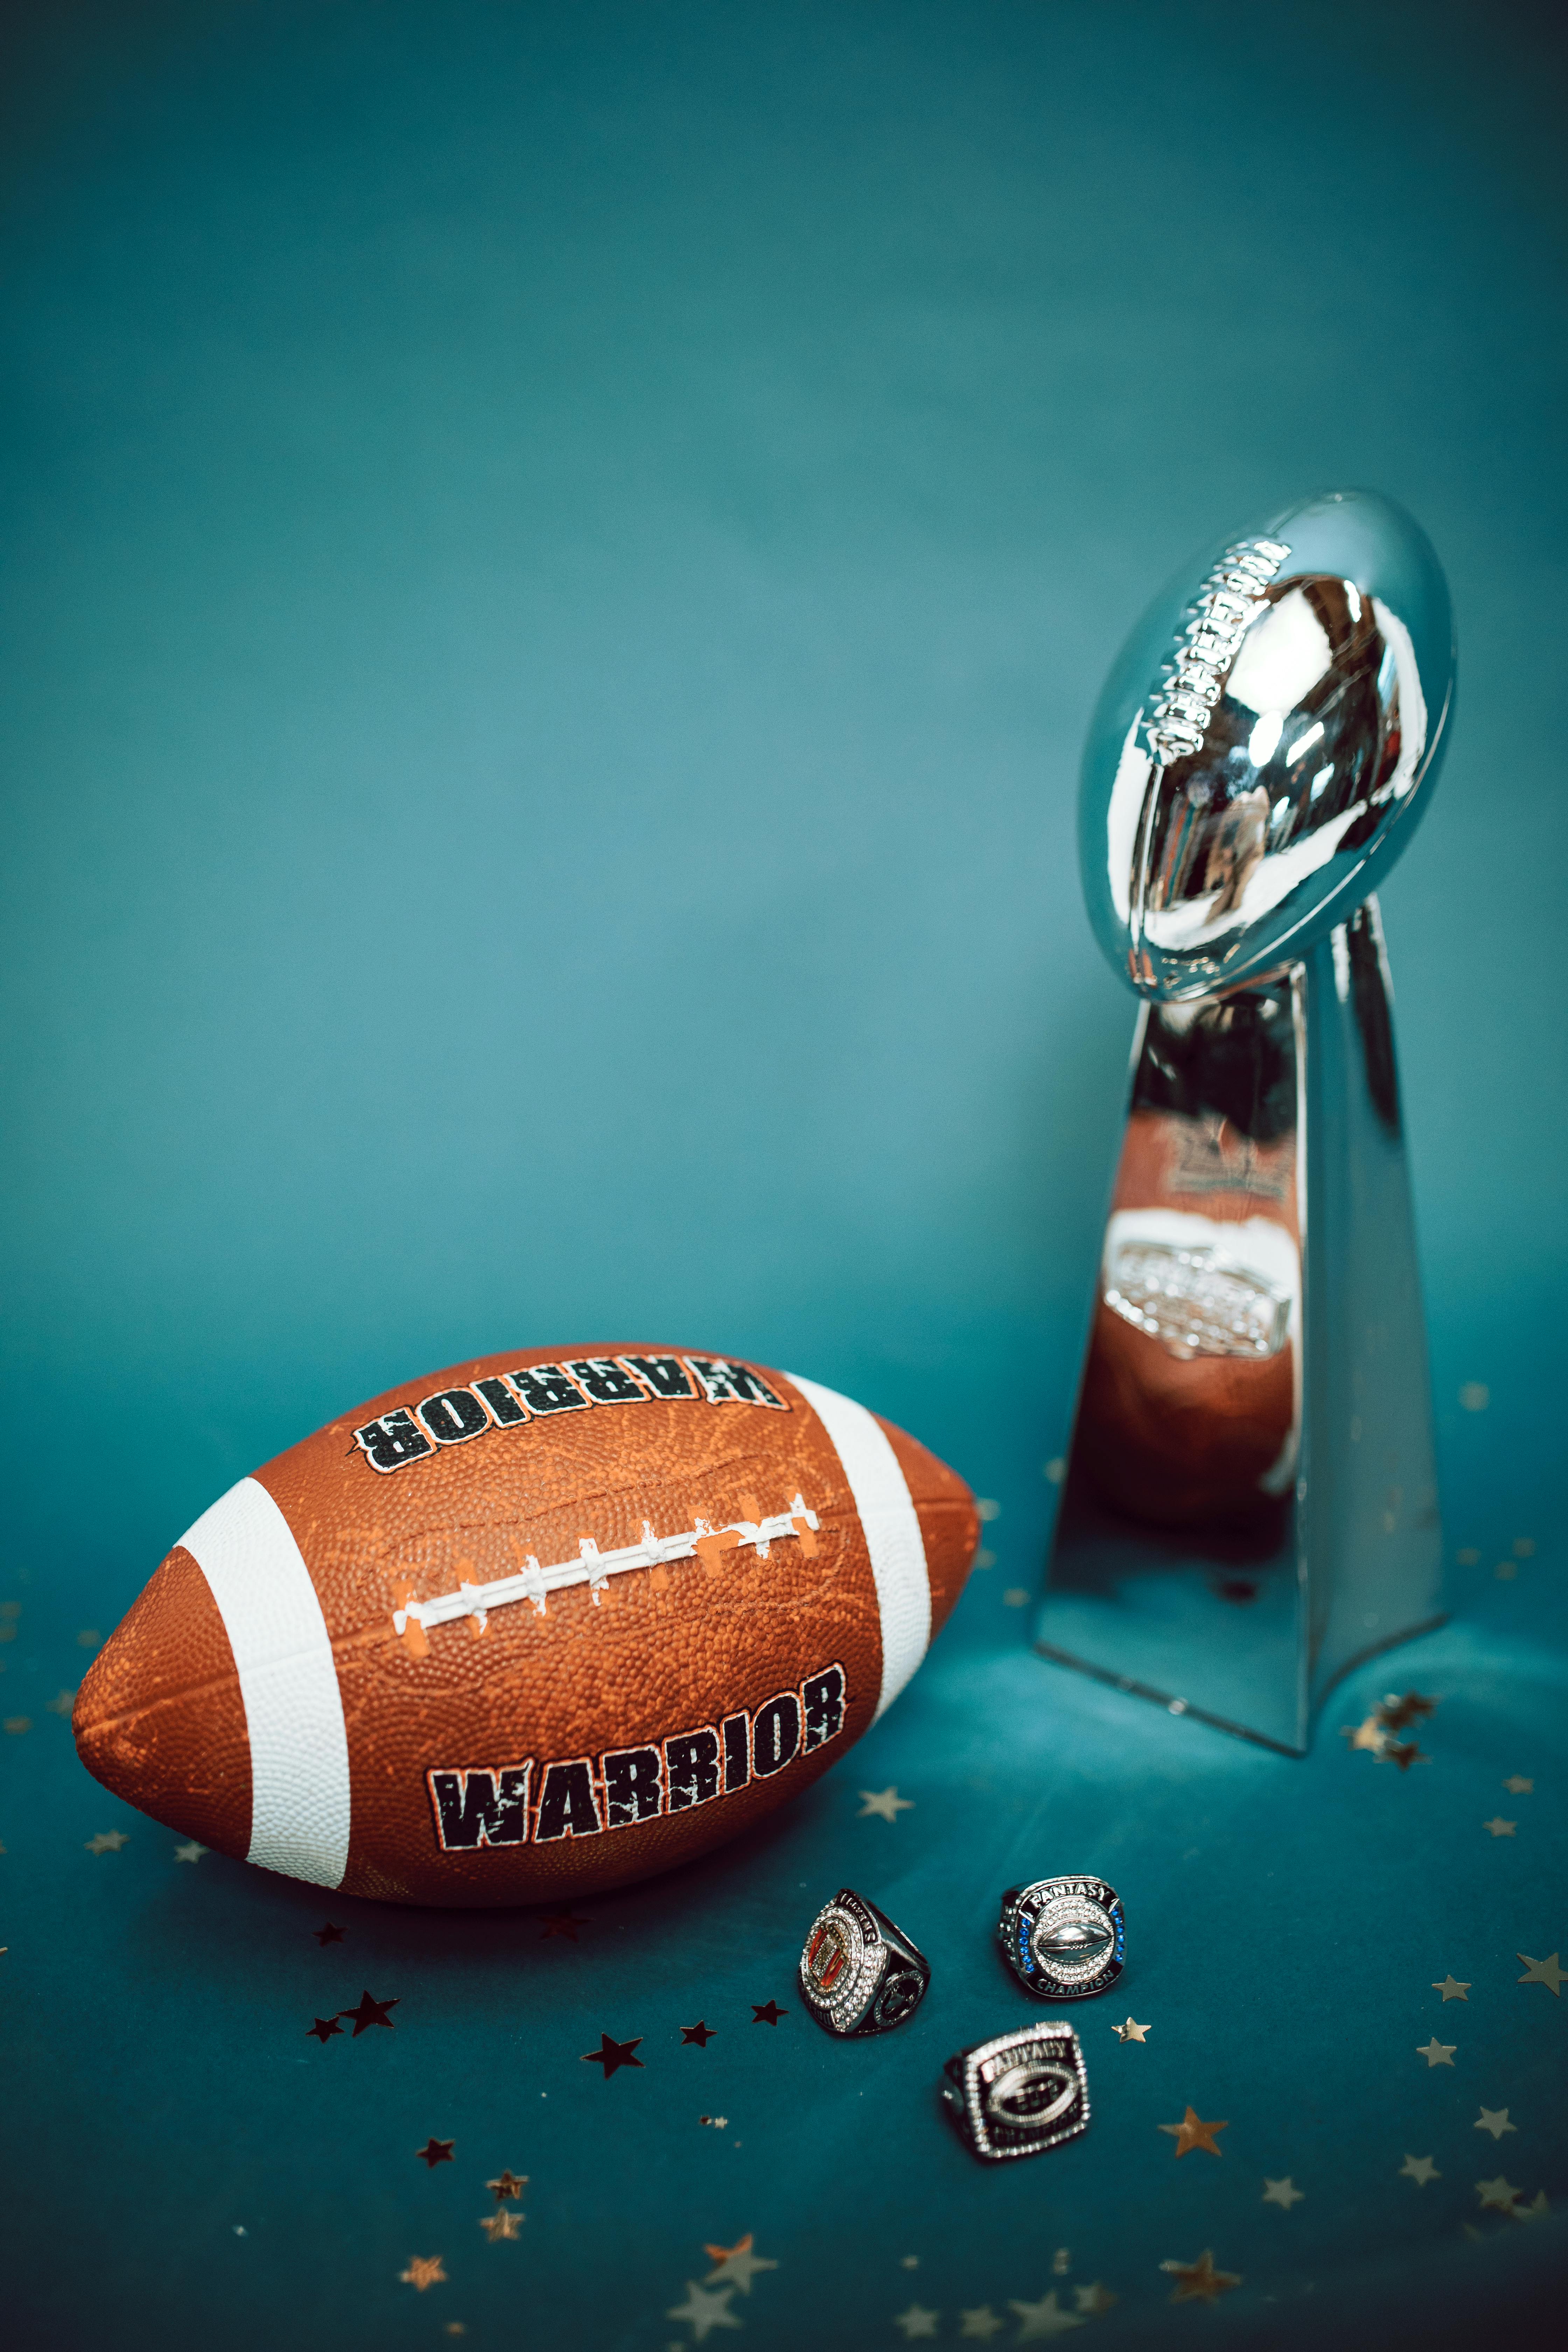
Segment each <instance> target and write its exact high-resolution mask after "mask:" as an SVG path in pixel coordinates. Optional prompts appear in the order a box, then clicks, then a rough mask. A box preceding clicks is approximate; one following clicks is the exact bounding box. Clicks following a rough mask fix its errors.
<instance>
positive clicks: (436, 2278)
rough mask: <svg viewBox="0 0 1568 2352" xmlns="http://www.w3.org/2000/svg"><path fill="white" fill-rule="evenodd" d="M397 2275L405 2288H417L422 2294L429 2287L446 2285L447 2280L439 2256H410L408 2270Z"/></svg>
mask: <svg viewBox="0 0 1568 2352" xmlns="http://www.w3.org/2000/svg"><path fill="white" fill-rule="evenodd" d="M397 2275H398V2277H399V2278H400V2279H401V2280H402V2281H403V2284H404V2285H405V2286H412V2287H416V2288H417V2289H418V2291H419V2293H420V2294H424V2292H425V2290H426V2287H427V2286H442V2285H444V2284H445V2283H446V2278H447V2273H446V2272H445V2271H444V2270H443V2269H442V2268H441V2257H440V2255H439V2254H410V2255H409V2257H408V2268H407V2269H406V2270H405V2271H399V2272H398V2273H397Z"/></svg>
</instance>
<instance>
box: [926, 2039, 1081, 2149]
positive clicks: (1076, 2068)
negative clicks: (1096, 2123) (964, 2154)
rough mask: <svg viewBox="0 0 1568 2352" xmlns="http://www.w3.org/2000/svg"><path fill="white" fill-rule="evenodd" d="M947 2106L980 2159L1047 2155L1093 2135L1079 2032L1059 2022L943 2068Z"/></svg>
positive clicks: (967, 2053) (981, 2048)
mask: <svg viewBox="0 0 1568 2352" xmlns="http://www.w3.org/2000/svg"><path fill="white" fill-rule="evenodd" d="M942 2073H943V2074H944V2075H945V2077H946V2080H945V2081H944V2082H943V2084H942V2103H943V2105H944V2107H945V2109H946V2112H947V2116H948V2120H949V2121H950V2122H951V2123H952V2126H953V2128H954V2130H955V2131H956V2132H957V2133H958V2136H959V2137H960V2138H961V2139H962V2140H963V2144H964V2146H965V2147H967V2148H968V2149H969V2150H970V2152H971V2154H972V2155H974V2156H978V2157H982V2158H984V2159H985V2161H986V2162H987V2163H993V2164H999V2163H1001V2162H1003V2161H1004V2160H1005V2158H1008V2157H1010V2156H1039V2155H1041V2154H1043V2152H1044V2151H1045V2149H1047V2147H1060V2145H1061V2143H1062V2141H1063V2140H1065V2139H1076V2138H1077V2137H1078V2135H1079V2132H1084V2131H1087V2130H1088V2129H1089V2077H1088V2075H1087V2074H1085V2072H1084V2063H1083V2052H1082V2050H1081V2049H1080V2048H1079V2038H1078V2035H1077V2034H1076V2033H1075V2032H1073V2030H1072V2027H1071V2026H1070V2025H1068V2024H1066V2023H1064V2022H1063V2021H1061V2020H1060V2019H1057V2018H1051V2019H1047V2020H1046V2021H1044V2022H1043V2023H1041V2024H1039V2025H1026V2026H1024V2027H1021V2028H1020V2029H1019V2031H1018V2032H1015V2033H999V2034H997V2035H996V2037H995V2039H994V2041H991V2042H976V2043H975V2044H974V2046H973V2049H969V2050H961V2051H960V2052H959V2053H958V2054H957V2056H956V2057H952V2058H950V2059H949V2060H948V2062H947V2064H946V2065H945V2066H944V2067H943V2069H942Z"/></svg>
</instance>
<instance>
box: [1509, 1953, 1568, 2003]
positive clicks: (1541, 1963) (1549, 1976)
mask: <svg viewBox="0 0 1568 2352" xmlns="http://www.w3.org/2000/svg"><path fill="white" fill-rule="evenodd" d="M1515 1958H1517V1959H1521V1960H1522V1961H1523V1962H1524V1974H1523V1975H1522V1976H1521V1977H1520V1978H1519V1979H1517V1981H1518V1982H1519V1983H1520V1984H1543V1985H1544V1986H1545V1987H1546V1990H1547V1991H1548V1992H1549V1993H1552V1994H1553V1995H1555V1996H1556V1997H1557V1998H1558V1999H1559V2000H1561V1998H1562V1990H1561V1988H1562V1984H1563V1976H1564V1974H1568V1970H1564V1969H1560V1968H1559V1967H1558V1965H1557V1955H1556V1953H1555V1952H1552V1954H1551V1955H1550V1956H1549V1957H1548V1958H1546V1959H1544V1960H1532V1959H1531V1957H1530V1954H1529V1953H1528V1952H1519V1953H1516V1954H1515Z"/></svg>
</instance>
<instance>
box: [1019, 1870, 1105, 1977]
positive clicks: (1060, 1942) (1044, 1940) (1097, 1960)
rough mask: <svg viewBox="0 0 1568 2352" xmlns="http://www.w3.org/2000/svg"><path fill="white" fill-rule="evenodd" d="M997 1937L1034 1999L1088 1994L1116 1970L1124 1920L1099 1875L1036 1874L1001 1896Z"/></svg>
mask: <svg viewBox="0 0 1568 2352" xmlns="http://www.w3.org/2000/svg"><path fill="white" fill-rule="evenodd" d="M996 1940H997V1942H998V1943H999V1944H1000V1945H1001V1947H1002V1957H1003V1958H1004V1959H1005V1961H1006V1963H1007V1966H1008V1967H1009V1968H1010V1969H1012V1971H1013V1974H1014V1975H1015V1976H1016V1978H1017V1979H1018V1982H1019V1983H1020V1984H1021V1985H1022V1986H1023V1988H1024V1990H1025V1991H1026V1992H1032V1993H1033V1994H1034V1995H1035V1998H1036V1999H1037V2000H1088V1999H1089V1995H1090V1994H1091V1993H1097V1992H1109V1991H1110V1988H1111V1986H1112V1985H1113V1984H1114V1983H1115V1982H1116V1979H1117V1978H1118V1977H1119V1976H1120V1975H1121V1970H1122V1968H1123V1966H1124V1964H1125V1958H1126V1951H1127V1923H1126V1920H1125V1919H1124V1918H1123V1916H1122V1911H1121V1900H1120V1898H1119V1896H1118V1895H1117V1892H1116V1889H1115V1887H1114V1886H1108V1885H1106V1883H1105V1881H1104V1879H1103V1878H1036V1879H1032V1880H1031V1881H1030V1883H1029V1884H1028V1885H1027V1886H1010V1887H1009V1888H1008V1889H1007V1892H1006V1893H1005V1895H1004V1896H1003V1897H1002V1916H1001V1917H1000V1918H999V1919H998V1921H997V1923H996Z"/></svg>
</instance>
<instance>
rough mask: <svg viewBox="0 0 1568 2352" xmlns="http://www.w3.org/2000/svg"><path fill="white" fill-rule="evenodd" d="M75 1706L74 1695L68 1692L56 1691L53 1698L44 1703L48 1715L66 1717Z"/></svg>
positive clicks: (72, 1692) (73, 1692)
mask: <svg viewBox="0 0 1568 2352" xmlns="http://www.w3.org/2000/svg"><path fill="white" fill-rule="evenodd" d="M75 1705H76V1693H75V1691H68V1690H63V1691H57V1692H56V1693H55V1695H54V1696H53V1698H47V1699H46V1700H45V1701H44V1706H45V1707H46V1708H47V1711H48V1713H49V1714H50V1715H68V1714H69V1713H70V1711H71V1709H72V1707H73V1706H75Z"/></svg>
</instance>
